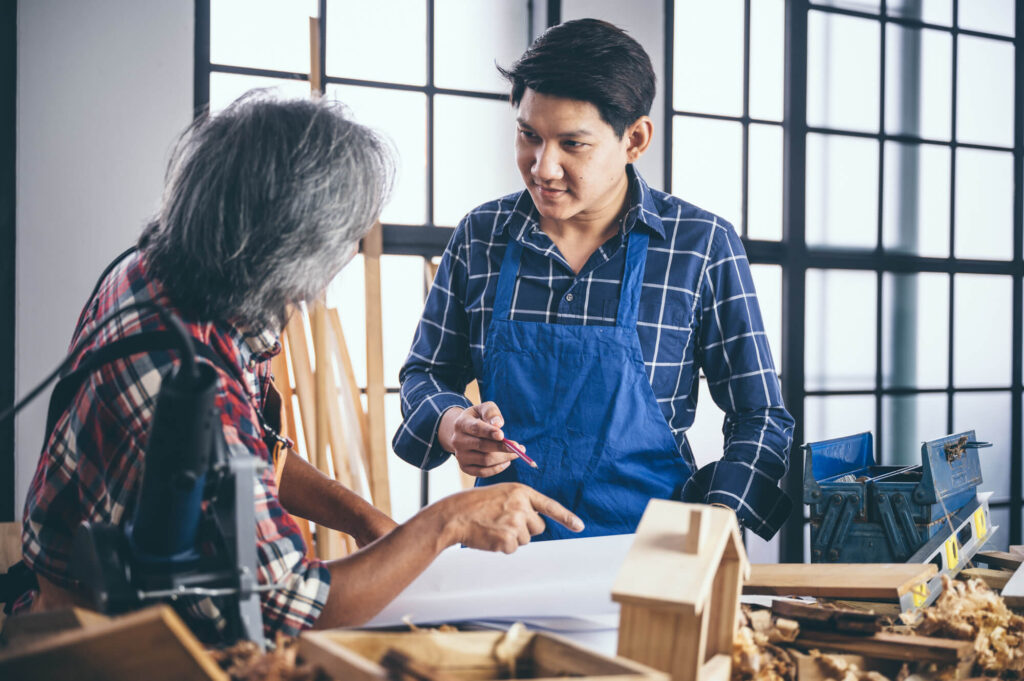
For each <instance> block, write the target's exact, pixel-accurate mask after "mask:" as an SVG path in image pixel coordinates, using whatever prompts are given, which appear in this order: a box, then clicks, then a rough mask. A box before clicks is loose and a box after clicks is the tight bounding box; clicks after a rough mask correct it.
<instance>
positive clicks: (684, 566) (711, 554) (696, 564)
mask: <svg viewBox="0 0 1024 681" xmlns="http://www.w3.org/2000/svg"><path fill="white" fill-rule="evenodd" d="M749 575H750V563H749V562H748V561H747V555H746V551H744V549H743V540H742V537H741V536H740V531H739V526H738V525H737V522H736V516H735V515H734V514H733V512H732V511H731V510H729V509H725V508H717V507H713V506H705V505H703V504H684V503H681V502H678V501H667V500H663V499H654V500H652V501H651V502H650V503H649V504H648V506H647V510H646V511H645V512H644V515H643V518H641V520H640V525H639V527H637V531H636V539H635V540H634V542H633V546H632V547H631V548H630V551H629V554H628V555H627V556H626V560H625V563H623V566H622V569H621V571H620V572H619V574H618V577H617V578H616V580H615V586H614V588H613V589H612V599H613V600H615V601H617V602H618V603H619V604H620V605H621V608H622V609H621V615H620V619H619V649H618V653H619V655H621V656H623V657H626V658H629V659H632V660H636V661H637V662H640V663H643V664H646V665H648V666H651V667H654V668H655V669H660V670H662V671H665V672H668V673H669V675H670V676H671V677H672V680H673V681H728V679H729V674H730V671H731V669H730V667H731V659H732V642H733V634H734V633H735V630H736V619H737V615H738V609H739V598H740V591H741V589H742V587H743V580H744V579H746V578H748V577H749Z"/></svg>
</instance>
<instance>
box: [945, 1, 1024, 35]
mask: <svg viewBox="0 0 1024 681" xmlns="http://www.w3.org/2000/svg"><path fill="white" fill-rule="evenodd" d="M959 10H960V16H959V17H957V22H958V23H959V25H960V28H966V29H970V30H973V31H984V32H985V33H997V34H999V35H1013V22H1014V20H1015V16H1014V12H1013V0H970V1H969V2H965V1H964V0H961V2H960V5H959Z"/></svg>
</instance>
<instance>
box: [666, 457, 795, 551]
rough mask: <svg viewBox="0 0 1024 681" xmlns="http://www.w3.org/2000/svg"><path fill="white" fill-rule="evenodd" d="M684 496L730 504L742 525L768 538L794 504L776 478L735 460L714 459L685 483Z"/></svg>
mask: <svg viewBox="0 0 1024 681" xmlns="http://www.w3.org/2000/svg"><path fill="white" fill-rule="evenodd" d="M681 498H682V500H683V501H686V502H690V503H698V504H713V503H718V504H723V505H725V506H728V507H729V508H731V509H733V510H734V511H735V512H736V517H737V519H738V520H739V521H740V524H741V525H743V526H744V527H746V528H747V529H749V530H751V531H752V532H753V533H754V534H756V535H758V536H759V537H761V538H762V539H765V540H766V541H767V540H769V539H771V538H772V536H774V535H775V533H776V532H778V531H779V528H780V527H782V524H783V523H784V522H785V521H786V518H788V517H789V514H790V512H791V511H792V508H793V502H792V501H791V500H790V498H789V496H788V495H787V494H786V493H785V492H783V491H782V490H781V489H780V488H779V486H778V483H777V482H775V481H774V480H772V479H770V478H769V477H768V476H766V475H764V474H763V473H760V472H758V471H757V470H755V469H753V468H751V467H750V466H748V465H746V464H742V463H736V462H734V461H715V462H713V463H710V464H708V465H706V466H704V467H702V468H700V469H698V470H697V472H696V473H694V474H693V476H692V477H691V478H690V479H689V480H687V481H686V484H685V485H684V486H683V491H682V494H681Z"/></svg>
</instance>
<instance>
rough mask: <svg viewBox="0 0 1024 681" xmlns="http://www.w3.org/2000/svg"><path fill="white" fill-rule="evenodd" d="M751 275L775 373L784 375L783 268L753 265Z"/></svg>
mask: <svg viewBox="0 0 1024 681" xmlns="http://www.w3.org/2000/svg"><path fill="white" fill-rule="evenodd" d="M750 274H751V276H752V277H753V279H754V290H755V291H757V302H758V303H760V306H761V318H762V319H763V320H764V331H765V334H767V336H768V345H769V346H770V347H771V349H772V360H773V361H774V362H775V371H777V372H779V373H782V268H781V267H779V266H778V265H751V266H750Z"/></svg>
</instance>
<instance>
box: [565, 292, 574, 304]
mask: <svg viewBox="0 0 1024 681" xmlns="http://www.w3.org/2000/svg"><path fill="white" fill-rule="evenodd" d="M572 299H573V295H572V294H571V293H566V294H565V300H566V301H567V302H570V303H571V302H572Z"/></svg>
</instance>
